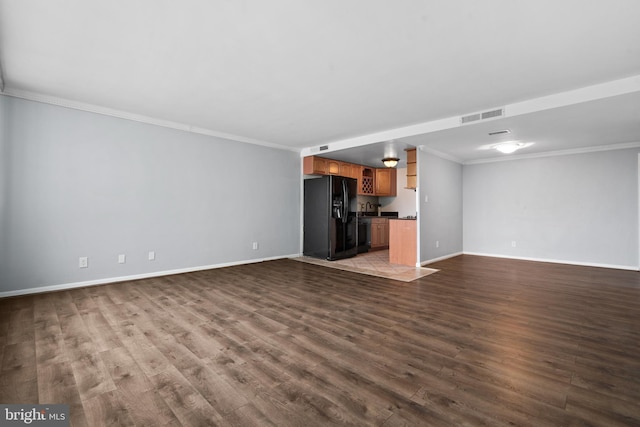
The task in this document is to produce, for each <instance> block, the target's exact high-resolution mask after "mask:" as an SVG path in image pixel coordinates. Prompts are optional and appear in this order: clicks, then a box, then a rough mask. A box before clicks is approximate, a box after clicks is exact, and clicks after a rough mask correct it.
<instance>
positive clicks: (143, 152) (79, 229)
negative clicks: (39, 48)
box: [0, 96, 301, 292]
mask: <svg viewBox="0 0 640 427" xmlns="http://www.w3.org/2000/svg"><path fill="white" fill-rule="evenodd" d="M0 105H2V108H3V110H4V112H5V117H8V118H9V119H8V120H7V121H6V122H5V123H2V124H3V127H2V128H3V129H5V130H6V131H5V135H3V136H2V141H3V147H4V149H5V150H8V153H7V154H8V156H3V158H4V159H5V160H4V163H5V164H4V165H3V168H2V169H3V170H8V171H9V172H8V173H9V175H8V176H5V177H3V178H2V179H3V181H4V182H5V184H8V188H7V190H8V195H7V191H6V190H5V191H3V204H2V205H1V206H2V207H3V208H4V210H3V212H2V217H3V220H4V221H5V222H6V224H7V226H8V230H3V231H5V232H7V231H8V233H6V234H3V235H2V243H3V246H5V245H6V246H7V247H9V248H10V250H9V251H8V253H5V248H4V247H3V254H2V255H3V256H2V258H3V259H4V260H5V263H6V264H5V265H4V266H2V267H3V268H2V272H1V273H0V292H2V291H12V290H24V289H28V288H33V287H43V286H50V285H62V284H71V283H79V282H87V281H97V280H102V279H110V278H119V277H127V276H132V275H144V274H150V273H154V272H165V271H171V270H181V269H191V268H197V267H203V266H211V265H220V264H231V263H236V262H241V261H245V260H256V259H264V258H272V257H279V256H286V255H291V254H297V253H299V242H300V170H301V168H300V158H299V156H298V154H297V153H295V152H292V151H285V150H278V149H273V148H267V147H262V146H256V145H250V144H244V143H239V142H232V141H227V140H224V139H220V138H214V137H209V136H204V135H197V134H192V133H188V132H183V131H178V130H173V129H168V128H164V127H159V126H154V125H148V124H143V123H138V122H134V121H129V120H124V119H119V118H114V117H108V116H102V115H98V114H93V113H88V112H83V111H77V110H72V109H67V108H63V107H58V106H53V105H47V104H40V103H36V102H31V101H25V100H20V99H14V98H8V97H2V96H0ZM2 116H3V115H2V114H0V117H2ZM6 163H8V164H9V165H10V168H6V167H4V166H6ZM0 188H3V187H0ZM3 223H4V222H3ZM254 241H257V242H259V250H257V251H255V250H252V242H254ZM149 251H155V252H156V260H155V261H148V260H147V255H148V252H149ZM118 254H126V256H127V262H126V264H118V263H117V256H118ZM80 256H88V257H89V268H88V269H79V268H78V257H80Z"/></svg>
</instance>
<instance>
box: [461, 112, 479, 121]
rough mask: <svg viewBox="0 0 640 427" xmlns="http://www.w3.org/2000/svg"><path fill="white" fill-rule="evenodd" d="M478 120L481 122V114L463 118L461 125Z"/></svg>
mask: <svg viewBox="0 0 640 427" xmlns="http://www.w3.org/2000/svg"><path fill="white" fill-rule="evenodd" d="M476 120H480V114H479V113H478V114H469V115H468V116H462V117H461V118H460V124H465V123H470V122H475V121H476Z"/></svg>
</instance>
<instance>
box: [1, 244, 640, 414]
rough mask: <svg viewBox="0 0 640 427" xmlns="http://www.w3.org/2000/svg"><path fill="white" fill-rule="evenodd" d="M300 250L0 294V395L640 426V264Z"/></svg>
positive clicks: (77, 408) (119, 404)
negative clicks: (340, 265)
mask: <svg viewBox="0 0 640 427" xmlns="http://www.w3.org/2000/svg"><path fill="white" fill-rule="evenodd" d="M434 267H436V268H439V269H441V271H440V272H438V273H436V274H433V275H431V276H428V277H425V278H423V279H419V280H417V281H415V282H411V283H403V282H395V281H391V280H388V279H381V278H375V277H370V276H364V275H359V274H355V273H348V272H343V271H339V270H334V269H327V268H323V267H320V266H316V265H311V264H306V263H302V262H296V261H292V260H277V261H270V262H264V263H259V264H251V265H244V266H235V267H228V268H221V269H216V270H209V271H203V272H198V273H190V274H182V275H175V276H168V277H162V278H154V279H147V280H140V281H133V282H126V283H119V284H110V285H104V286H94V287H88V288H83V289H75V290H70V291H63V292H53V293H47V294H40V295H32V296H24V297H16V298H5V299H1V300H0V370H1V372H0V373H1V375H0V402H2V403H66V404H69V405H70V408H71V418H72V425H74V426H84V425H88V426H102V425H117V426H120V425H138V426H165V425H168V426H200V425H222V426H268V425H272V426H315V425H322V426H324V425H353V426H362V425H384V426H402V425H409V426H418V425H425V426H480V425H487V426H514V425H515V426H535V427H540V426H607V427H610V426H638V425H640V273H637V272H632V271H621V270H610V269H603V268H589V267H576V266H567V265H557V264H545V263H535V262H526V261H515V260H503V259H493V258H484V257H475V256H460V257H456V258H452V259H449V260H446V261H443V262H440V263H438V264H436V265H434Z"/></svg>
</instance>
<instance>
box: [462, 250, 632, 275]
mask: <svg viewBox="0 0 640 427" xmlns="http://www.w3.org/2000/svg"><path fill="white" fill-rule="evenodd" d="M462 254H464V255H476V256H486V257H492V258H506V259H517V260H521V261H535V262H550V263H553V264H568V265H580V266H583V267H600V268H613V269H616V270H632V271H638V270H639V268H638V266H637V265H618V264H600V263H594V262H581V261H568V260H562V259H548V258H532V257H517V256H510V255H500V254H489V253H480V252H463V253H462Z"/></svg>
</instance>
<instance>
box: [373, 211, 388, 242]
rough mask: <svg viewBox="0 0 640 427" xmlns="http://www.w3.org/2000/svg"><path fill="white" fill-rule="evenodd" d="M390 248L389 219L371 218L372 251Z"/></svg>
mask: <svg viewBox="0 0 640 427" xmlns="http://www.w3.org/2000/svg"><path fill="white" fill-rule="evenodd" d="M388 247H389V218H380V217H374V218H371V250H376V249H387V248H388Z"/></svg>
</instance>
